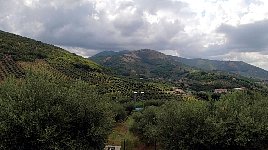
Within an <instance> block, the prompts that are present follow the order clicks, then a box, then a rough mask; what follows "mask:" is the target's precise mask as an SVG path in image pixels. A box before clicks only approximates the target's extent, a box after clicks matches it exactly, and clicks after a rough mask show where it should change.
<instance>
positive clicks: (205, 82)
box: [90, 49, 257, 91]
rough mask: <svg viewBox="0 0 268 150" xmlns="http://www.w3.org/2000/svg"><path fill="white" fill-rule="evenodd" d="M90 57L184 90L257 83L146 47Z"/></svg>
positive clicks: (119, 70) (125, 73)
mask: <svg viewBox="0 0 268 150" xmlns="http://www.w3.org/2000/svg"><path fill="white" fill-rule="evenodd" d="M90 59H91V60H93V61H96V62H97V63H99V64H102V65H104V66H106V67H109V68H110V69H111V70H112V71H113V72H114V73H115V74H117V75H121V76H128V77H132V78H140V77H142V78H147V79H151V80H155V81H165V82H170V83H172V84H173V85H174V86H177V87H180V88H183V89H187V90H194V91H211V90H213V89H215V88H228V89H231V88H235V87H247V88H256V87H255V86H257V85H254V81H253V80H251V79H248V78H245V77H242V76H240V75H237V74H234V73H228V72H223V71H206V70H203V69H198V68H196V67H190V66H188V65H185V64H184V63H182V62H180V61H178V60H176V59H174V57H173V56H168V55H165V54H163V53H160V52H157V51H154V50H148V49H144V50H137V51H121V52H101V53H99V54H97V55H95V56H93V57H91V58H90Z"/></svg>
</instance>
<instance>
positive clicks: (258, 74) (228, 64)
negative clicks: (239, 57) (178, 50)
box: [90, 49, 268, 80]
mask: <svg viewBox="0 0 268 150" xmlns="http://www.w3.org/2000/svg"><path fill="white" fill-rule="evenodd" d="M141 51H147V52H151V54H157V55H160V56H161V57H162V58H165V59H171V60H173V61H177V62H180V63H182V64H185V65H187V66H189V67H194V68H196V69H202V70H206V71H225V72H229V73H234V74H238V75H242V76H245V77H249V78H255V79H261V80H268V71H266V70H264V69H262V68H260V67H257V66H254V65H251V64H248V63H246V62H243V61H223V60H209V59H203V58H194V59H189V58H183V57H177V56H171V55H165V54H163V53H161V52H158V51H154V50H149V49H142V50H134V51H128V52H129V53H134V52H141ZM109 54H112V55H110V56H113V57H115V56H116V55H122V54H127V51H123V52H120V51H119V52H112V51H103V52H100V53H98V54H96V55H94V56H92V57H90V58H91V59H94V61H97V62H99V63H100V61H101V60H100V59H101V58H103V57H106V56H107V55H109ZM109 59H111V58H109ZM101 63H105V62H101Z"/></svg>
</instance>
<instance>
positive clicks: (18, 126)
mask: <svg viewBox="0 0 268 150" xmlns="http://www.w3.org/2000/svg"><path fill="white" fill-rule="evenodd" d="M112 105H113V104H111V103H110V102H109V101H108V98H107V97H106V98H105V97H104V96H101V95H99V94H97V92H96V91H95V90H94V89H93V88H92V86H90V85H89V84H88V83H85V82H83V81H76V82H66V81H61V80H54V79H51V78H49V77H48V76H44V75H41V74H38V75H33V74H32V75H27V78H26V79H25V80H16V79H13V78H11V79H8V80H6V81H5V82H4V83H2V84H1V85H0V118H1V121H0V149H101V148H102V147H103V146H104V143H105V141H106V138H107V135H108V134H109V133H110V131H111V128H112V125H113V122H114V117H115V116H116V114H115V113H114V112H116V111H113V109H112V108H113V107H112Z"/></svg>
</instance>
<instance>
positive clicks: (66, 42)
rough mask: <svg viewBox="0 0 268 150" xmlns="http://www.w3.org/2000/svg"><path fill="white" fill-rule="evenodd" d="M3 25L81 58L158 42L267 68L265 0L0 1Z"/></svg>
mask: <svg viewBox="0 0 268 150" xmlns="http://www.w3.org/2000/svg"><path fill="white" fill-rule="evenodd" d="M0 30H3V31H7V32H12V33H15V34H19V35H22V36H27V37H30V38H33V39H36V40H41V41H43V42H46V43H50V44H54V45H57V46H60V47H62V48H64V49H66V50H69V51H71V52H75V53H77V54H78V55H82V56H84V57H88V56H92V55H94V54H96V53H98V52H101V51H104V50H114V51H120V50H138V49H154V50H158V51H160V52H163V53H165V54H169V55H174V56H180V57H186V58H207V59H214V60H236V61H244V62H247V63H250V64H252V65H255V66H258V67H261V68H263V69H266V70H268V1H267V0H0Z"/></svg>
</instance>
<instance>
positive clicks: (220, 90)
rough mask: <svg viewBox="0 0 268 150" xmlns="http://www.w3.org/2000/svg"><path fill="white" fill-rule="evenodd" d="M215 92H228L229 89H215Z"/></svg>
mask: <svg viewBox="0 0 268 150" xmlns="http://www.w3.org/2000/svg"><path fill="white" fill-rule="evenodd" d="M214 93H218V94H222V93H227V89H215V90H214Z"/></svg>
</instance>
